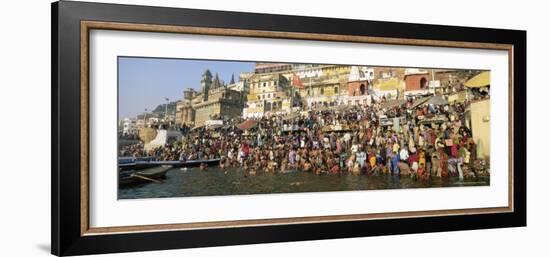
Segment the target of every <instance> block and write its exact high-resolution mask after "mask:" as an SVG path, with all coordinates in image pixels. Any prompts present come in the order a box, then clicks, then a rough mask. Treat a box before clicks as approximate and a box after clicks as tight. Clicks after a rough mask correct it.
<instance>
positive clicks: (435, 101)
mask: <svg viewBox="0 0 550 257" xmlns="http://www.w3.org/2000/svg"><path fill="white" fill-rule="evenodd" d="M447 103H448V102H447V100H445V99H443V97H441V96H439V95H436V96H432V97H430V99H428V101H426V104H433V105H446V104H447Z"/></svg>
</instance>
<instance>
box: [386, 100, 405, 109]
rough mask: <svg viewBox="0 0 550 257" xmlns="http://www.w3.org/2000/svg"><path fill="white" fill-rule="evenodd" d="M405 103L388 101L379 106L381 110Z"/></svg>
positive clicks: (402, 101)
mask: <svg viewBox="0 0 550 257" xmlns="http://www.w3.org/2000/svg"><path fill="white" fill-rule="evenodd" d="M403 103H405V101H404V100H388V101H387V102H384V103H382V104H381V106H382V108H386V109H388V108H393V107H397V106H400V105H402V104H403Z"/></svg>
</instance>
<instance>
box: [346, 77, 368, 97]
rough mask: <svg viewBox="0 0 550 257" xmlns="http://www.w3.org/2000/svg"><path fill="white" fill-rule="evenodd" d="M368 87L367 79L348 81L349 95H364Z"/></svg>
mask: <svg viewBox="0 0 550 257" xmlns="http://www.w3.org/2000/svg"><path fill="white" fill-rule="evenodd" d="M368 89H369V82H368V81H367V80H363V81H350V82H348V95H349V96H359V95H366V94H367V93H368Z"/></svg>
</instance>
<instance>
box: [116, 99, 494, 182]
mask: <svg viewBox="0 0 550 257" xmlns="http://www.w3.org/2000/svg"><path fill="white" fill-rule="evenodd" d="M414 103H415V101H414V100H413V99H410V100H409V101H404V102H402V103H398V104H394V105H388V101H385V100H384V101H379V102H377V101H373V102H372V103H371V104H370V105H366V104H365V105H361V104H359V105H349V106H336V104H334V103H333V104H324V103H320V104H318V105H317V104H314V105H312V106H311V107H310V108H306V109H303V110H302V111H299V112H296V113H295V114H291V115H284V114H283V115H265V116H264V117H262V118H258V119H255V120H254V121H253V122H252V123H250V122H249V124H253V126H250V127H249V128H246V129H243V128H242V127H239V125H240V124H242V123H243V122H245V120H243V119H242V118H235V119H231V120H226V121H225V125H224V126H222V127H218V128H215V129H212V128H208V127H202V128H197V129H193V130H189V129H186V130H184V132H183V133H182V134H183V136H182V140H178V141H176V142H171V143H169V144H166V145H165V146H163V147H159V148H156V149H152V150H150V151H145V150H144V147H143V143H139V144H134V145H127V146H124V147H121V148H120V152H119V156H121V157H123V156H133V157H143V156H149V157H151V156H152V157H154V158H155V159H157V160H180V161H188V160H212V159H219V168H221V169H223V170H226V171H227V170H233V169H232V168H233V167H234V168H239V169H237V170H242V171H244V173H245V174H246V175H255V174H257V173H261V172H265V173H285V172H296V171H299V172H312V173H314V174H318V175H321V174H354V175H367V176H377V175H381V174H392V175H401V176H411V177H413V178H415V179H422V180H429V179H430V178H431V177H437V178H447V177H450V176H457V177H460V178H464V177H479V176H485V175H488V172H489V169H488V161H487V160H485V159H483V158H478V153H477V145H476V142H475V141H474V140H473V138H472V133H471V131H470V130H469V129H468V128H467V126H465V109H466V106H467V105H468V102H465V103H456V104H441V105H434V104H423V105H419V106H415V104H414ZM327 105H328V106H331V105H332V106H331V107H329V108H322V107H323V106H325V107H327ZM382 118H384V119H385V120H382ZM206 168H207V167H206V165H201V169H206Z"/></svg>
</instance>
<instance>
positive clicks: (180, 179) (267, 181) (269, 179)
mask: <svg viewBox="0 0 550 257" xmlns="http://www.w3.org/2000/svg"><path fill="white" fill-rule="evenodd" d="M163 181H164V183H148V184H143V185H138V186H134V187H128V188H121V189H119V195H118V197H119V199H139V198H158V197H183V196H215V195H243V194H270V193H296V192H326V191H350V190H371V189H398V188H426V187H457V186H488V185H489V183H490V181H489V178H488V177H486V178H479V179H465V180H464V181H459V179H458V178H455V177H452V178H448V179H440V178H432V179H431V180H430V181H419V180H413V179H411V178H409V177H404V176H402V177H399V176H391V175H380V176H369V177H367V176H364V175H362V176H355V175H330V176H329V175H321V176H317V175H314V174H312V173H306V172H295V173H285V174H263V173H259V174H257V175H256V176H244V173H243V172H242V171H241V170H240V169H230V170H227V172H224V171H222V170H220V169H217V168H209V169H208V170H207V171H200V170H199V169H198V168H193V169H188V170H183V169H179V168H174V169H171V170H170V171H168V173H167V174H166V179H164V180H163Z"/></svg>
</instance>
